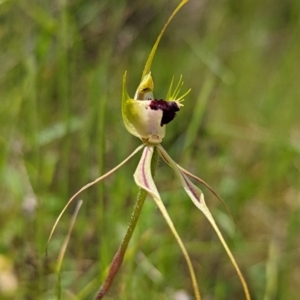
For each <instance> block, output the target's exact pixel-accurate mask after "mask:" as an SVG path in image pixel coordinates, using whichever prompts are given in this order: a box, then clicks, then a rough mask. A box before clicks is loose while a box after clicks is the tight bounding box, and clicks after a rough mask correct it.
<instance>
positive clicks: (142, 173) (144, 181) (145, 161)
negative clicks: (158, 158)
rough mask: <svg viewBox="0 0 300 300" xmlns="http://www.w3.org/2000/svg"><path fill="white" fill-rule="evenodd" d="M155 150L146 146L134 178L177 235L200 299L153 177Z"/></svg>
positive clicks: (198, 299)
mask: <svg viewBox="0 0 300 300" xmlns="http://www.w3.org/2000/svg"><path fill="white" fill-rule="evenodd" d="M153 151H154V146H146V147H145V149H144V151H143V155H142V157H141V160H140V162H139V164H138V167H137V169H136V171H135V173H134V180H135V182H136V184H137V185H138V186H139V187H140V188H142V189H144V190H146V191H147V192H148V193H149V194H150V195H151V197H152V198H153V199H154V201H155V203H156V205H157V206H158V208H159V209H160V211H161V213H162V215H163V217H164V218H165V220H166V222H167V224H168V225H169V227H170V229H171V231H172V233H173V235H174V236H175V239H176V241H177V243H178V244H179V246H180V248H181V251H182V253H183V255H184V258H185V260H186V262H187V265H188V268H189V271H190V275H191V279H192V283H193V288H194V292H195V296H196V299H197V300H200V299H201V297H200V293H199V287H198V284H197V281H196V276H195V272H194V269H193V266H192V262H191V259H190V257H189V255H188V253H187V251H186V248H185V246H184V244H183V242H182V240H181V238H180V236H179V235H178V233H177V231H176V229H175V227H174V224H173V222H172V220H171V218H170V216H169V214H168V212H167V210H166V207H165V206H164V204H163V202H162V200H161V198H160V195H159V193H158V191H157V188H156V185H155V183H154V181H153V177H152V174H151V160H152V156H153Z"/></svg>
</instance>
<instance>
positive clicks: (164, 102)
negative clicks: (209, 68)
mask: <svg viewBox="0 0 300 300" xmlns="http://www.w3.org/2000/svg"><path fill="white" fill-rule="evenodd" d="M187 1H188V0H182V1H181V3H180V4H179V5H178V6H177V8H176V9H175V10H174V12H173V13H172V15H171V16H170V18H169V19H168V21H167V23H166V24H165V26H164V27H163V29H162V31H161V32H160V34H159V36H158V38H157V40H156V42H155V44H154V46H153V48H152V50H151V52H150V54H149V57H148V60H147V62H146V65H145V68H144V71H143V74H142V78H141V82H140V84H139V86H138V88H137V90H136V93H135V95H134V97H133V98H130V96H129V95H128V93H127V90H126V75H127V73H126V72H125V74H124V76H123V86H122V117H123V121H124V124H125V127H126V129H127V130H128V131H129V132H130V133H131V134H132V135H134V136H136V137H138V138H140V139H141V140H142V142H143V144H142V145H140V146H139V147H138V148H137V149H135V150H134V151H133V152H132V153H131V154H130V155H129V156H128V157H127V158H126V159H125V160H124V161H123V162H121V163H120V164H119V165H118V166H116V167H115V168H113V169H112V170H110V171H109V172H107V173H106V174H104V175H103V176H101V177H99V178H97V179H96V180H95V181H93V182H91V183H89V184H87V185H85V186H84V187H83V188H81V189H80V190H79V191H78V192H77V193H76V194H75V195H74V196H73V197H72V198H71V199H70V200H69V201H68V203H67V204H66V206H65V207H64V208H63V210H62V212H61V213H60V215H59V216H58V218H57V220H56V222H55V224H54V226H53V228H52V231H51V233H50V237H49V239H48V243H49V241H50V239H51V237H52V235H53V232H54V230H55V228H56V226H57V224H58V222H59V220H60V218H61V216H62V215H63V213H64V212H65V210H66V209H67V207H68V206H69V204H70V203H71V202H72V201H73V199H74V198H75V197H76V196H78V195H79V194H80V193H81V192H82V191H84V190H86V189H87V188H88V187H90V186H92V185H94V184H95V183H97V182H99V181H101V180H103V179H105V178H106V177H108V176H109V175H111V174H112V173H114V172H115V171H116V170H117V169H119V168H120V167H121V166H123V165H124V164H125V163H126V162H127V161H128V160H129V159H131V158H132V157H133V156H134V155H136V154H137V153H138V152H139V151H141V150H142V149H143V153H142V157H141V159H140V162H139V164H138V166H137V169H136V171H135V173H134V180H135V183H136V184H137V185H138V186H139V187H140V188H141V190H144V191H145V192H146V194H145V196H146V195H147V194H149V195H150V196H151V197H152V198H153V200H154V201H155V203H156V205H157V207H158V208H159V210H160V211H161V213H162V215H163V217H164V218H165V220H166V222H167V224H168V226H169V227H170V230H171V231H172V233H173V235H174V237H175V238H176V240H177V242H178V244H179V246H180V248H181V250H182V253H183V255H184V257H185V260H186V262H187V265H188V268H189V272H190V276H191V280H192V283H193V289H194V293H195V298H196V299H197V300H201V296H200V292H199V288H198V284H197V280H196V275H195V272H194V269H193V266H192V263H191V259H190V257H189V255H188V252H187V250H186V248H185V246H184V244H183V242H182V240H181V238H180V236H179V235H178V233H177V231H176V229H175V226H174V224H173V222H172V220H171V218H170V216H169V214H168V212H167V209H166V207H165V206H164V204H163V202H162V199H161V197H160V194H159V192H158V190H157V188H156V185H155V183H154V180H153V176H152V175H153V160H154V157H155V156H157V154H158V155H159V156H160V157H161V158H162V159H163V160H164V161H165V162H166V163H167V164H168V165H169V166H170V167H171V168H172V169H173V170H174V172H175V174H176V176H177V178H178V179H179V181H180V183H181V185H182V187H183V189H184V190H185V191H186V193H187V194H188V196H189V197H190V199H191V200H192V202H193V203H194V205H195V206H196V207H197V208H198V209H199V210H200V211H202V212H203V214H204V215H205V217H206V218H207V219H208V221H209V222H210V223H211V225H212V227H213V228H214V230H215V232H216V234H217V236H218V237H219V239H220V241H221V243H222V245H223V246H224V248H225V250H226V252H227V254H228V256H229V258H230V260H231V262H232V264H233V266H234V268H235V269H236V271H237V274H238V276H239V278H240V281H241V283H242V287H243V290H244V293H245V298H246V299H247V300H250V293H249V290H248V287H247V284H246V281H245V279H244V277H243V275H242V273H241V271H240V269H239V267H238V265H237V263H236V261H235V258H234V257H233V255H232V253H231V251H230V249H229V248H228V246H227V244H226V242H225V240H224V238H223V236H222V234H221V232H220V230H219V228H218V226H217V225H216V223H215V221H214V219H213V217H212V215H211V213H210V211H209V209H208V207H207V205H206V203H205V200H204V195H203V193H202V191H201V190H200V189H199V188H198V187H197V186H195V185H194V184H193V183H192V182H191V180H190V178H193V179H194V180H196V181H198V182H199V183H201V184H203V185H205V186H206V187H207V188H208V189H209V190H210V191H211V192H212V193H213V194H215V195H216V193H215V192H214V191H213V190H212V189H211V188H210V186H209V185H208V184H206V183H205V182H204V181H203V180H202V179H200V178H198V177H197V176H195V175H193V174H191V173H190V172H188V171H187V170H185V169H184V168H182V167H181V166H179V165H178V164H177V163H176V162H175V161H174V160H173V159H172V158H171V157H170V156H169V154H168V153H167V151H166V150H165V149H164V148H163V147H162V145H161V142H162V140H163V138H164V136H165V131H166V125H167V124H168V123H169V122H171V121H172V120H173V119H174V118H175V117H176V113H178V112H179V111H180V109H181V108H182V106H183V105H182V101H183V98H184V97H185V96H186V95H187V94H188V93H189V92H190V90H188V91H187V92H186V93H184V94H183V95H182V96H179V93H180V89H181V87H182V85H183V82H182V77H180V79H179V81H178V84H177V85H176V86H175V88H173V84H174V78H173V79H172V81H171V84H170V87H169V90H168V93H167V96H166V99H155V98H154V96H153V91H154V83H153V79H152V76H151V72H150V70H151V64H152V60H153V57H154V55H155V52H156V49H157V47H158V44H159V42H160V39H161V37H162V36H163V34H164V31H165V29H166V27H167V26H168V24H169V23H170V21H171V20H172V18H173V17H174V16H175V14H176V13H177V12H178V11H179V10H180V8H181V7H182V6H183V5H184V4H185V3H186V2H187ZM155 166H156V165H155ZM155 166H154V167H155ZM216 196H217V195H216ZM217 197H218V196H217ZM127 244H128V242H127ZM119 250H120V249H119ZM123 256H124V253H123V255H120V254H119V251H118V252H117V254H116V255H115V258H114V260H113V263H112V265H111V267H110V271H109V275H108V277H110V279H109V280H107V281H106V282H105V283H104V285H103V286H102V288H101V290H100V292H99V294H98V296H97V298H96V299H102V297H103V296H104V295H105V293H106V292H107V290H108V288H109V286H110V285H111V282H112V279H113V278H114V276H115V275H116V273H117V271H118V269H119V267H120V264H121V262H122V260H123Z"/></svg>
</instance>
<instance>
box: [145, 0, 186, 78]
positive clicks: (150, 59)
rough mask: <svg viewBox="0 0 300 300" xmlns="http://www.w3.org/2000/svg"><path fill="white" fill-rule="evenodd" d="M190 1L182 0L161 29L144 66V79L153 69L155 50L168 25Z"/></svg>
mask: <svg viewBox="0 0 300 300" xmlns="http://www.w3.org/2000/svg"><path fill="white" fill-rule="evenodd" d="M187 2H188V0H182V1H181V2H180V3H179V4H178V6H177V7H176V8H175V10H174V11H173V13H172V15H171V16H170V18H169V19H168V21H167V23H166V24H165V25H164V27H163V29H162V30H161V32H160V34H159V36H158V37H157V39H156V41H155V44H154V46H153V48H152V50H151V52H150V54H149V56H148V60H147V62H146V65H145V68H144V71H143V75H142V79H143V78H144V76H145V75H146V74H148V73H149V72H150V71H151V64H152V60H153V57H154V55H155V52H156V49H157V46H158V44H159V42H160V40H161V38H162V36H163V34H164V32H165V30H166V28H167V27H168V25H169V23H170V22H171V20H172V19H173V18H174V16H175V15H176V14H177V12H178V11H179V10H180V9H181V7H182V6H183V5H184V4H186V3H187Z"/></svg>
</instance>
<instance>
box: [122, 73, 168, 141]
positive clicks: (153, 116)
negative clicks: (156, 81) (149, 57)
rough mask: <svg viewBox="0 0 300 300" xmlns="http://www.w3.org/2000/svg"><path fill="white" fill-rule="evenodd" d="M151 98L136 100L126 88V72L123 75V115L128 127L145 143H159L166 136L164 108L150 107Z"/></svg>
mask: <svg viewBox="0 0 300 300" xmlns="http://www.w3.org/2000/svg"><path fill="white" fill-rule="evenodd" d="M150 104H151V100H135V99H131V98H130V97H129V96H128V93H127V90H126V73H125V75H124V77H123V100H122V115H123V120H124V124H125V127H126V129H127V130H128V131H129V132H130V133H131V134H133V135H134V136H136V137H139V138H140V139H142V141H143V142H145V143H150V144H159V143H161V142H162V139H163V138H164V136H165V132H166V127H165V126H161V120H162V118H163V111H162V110H160V109H159V110H155V109H152V108H151V107H150Z"/></svg>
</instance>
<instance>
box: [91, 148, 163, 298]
mask: <svg viewBox="0 0 300 300" xmlns="http://www.w3.org/2000/svg"><path fill="white" fill-rule="evenodd" d="M158 159H159V156H158V153H157V150H156V148H154V153H153V158H152V161H151V173H152V176H154V174H155V170H156V166H157V163H158ZM147 194H148V193H147V192H146V191H145V190H143V189H140V190H139V193H138V195H137V200H136V202H135V205H134V209H133V212H132V214H131V218H130V221H129V225H128V228H127V232H126V234H125V237H124V239H123V241H122V243H121V245H120V247H119V249H118V250H117V252H116V254H115V256H114V258H113V260H112V263H111V265H110V268H109V271H108V275H107V277H106V279H105V281H104V283H103V285H102V286H101V288H100V290H99V292H98V294H97V296H96V298H95V300H100V299H102V298H103V297H104V296H105V295H106V293H107V292H108V290H109V288H110V286H111V285H112V283H113V280H114V278H115V277H116V275H117V273H118V271H119V269H120V267H121V265H122V262H123V259H124V255H125V252H126V250H127V247H128V244H129V242H130V240H131V237H132V234H133V232H134V229H135V226H136V224H137V221H138V219H139V217H140V214H141V211H142V208H143V205H144V202H145V200H146V197H147Z"/></svg>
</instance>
